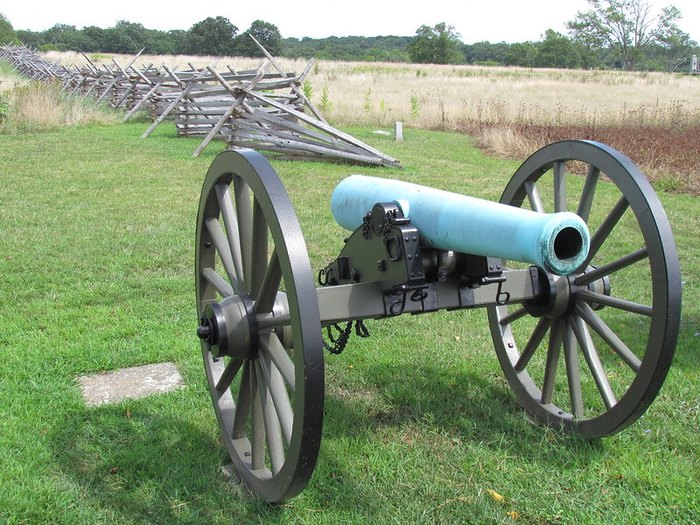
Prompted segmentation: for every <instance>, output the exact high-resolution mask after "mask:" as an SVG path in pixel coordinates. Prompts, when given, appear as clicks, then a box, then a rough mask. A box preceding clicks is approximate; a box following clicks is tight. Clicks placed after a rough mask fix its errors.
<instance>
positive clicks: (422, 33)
mask: <svg viewBox="0 0 700 525" xmlns="http://www.w3.org/2000/svg"><path fill="white" fill-rule="evenodd" d="M460 38H461V37H460V34H459V33H457V32H456V31H455V28H454V27H452V26H448V25H447V24H445V22H440V23H439V24H437V25H435V27H429V26H426V25H422V26H420V27H419V28H418V29H417V30H416V36H415V37H414V39H413V40H412V41H411V43H410V44H408V47H407V48H406V50H407V51H408V56H409V57H410V58H411V61H412V62H416V63H419V64H461V63H463V62H464V54H463V53H462V51H461V46H462V42H461V40H460Z"/></svg>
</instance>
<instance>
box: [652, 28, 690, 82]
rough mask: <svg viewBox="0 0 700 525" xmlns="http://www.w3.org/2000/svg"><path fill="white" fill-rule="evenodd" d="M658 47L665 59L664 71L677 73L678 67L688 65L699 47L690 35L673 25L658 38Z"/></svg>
mask: <svg viewBox="0 0 700 525" xmlns="http://www.w3.org/2000/svg"><path fill="white" fill-rule="evenodd" d="M657 44H658V47H659V48H660V50H661V55H662V56H663V58H664V69H665V70H666V71H675V70H676V69H677V68H678V67H680V66H682V65H684V64H686V65H687V64H688V61H689V60H690V58H689V57H691V56H692V55H693V53H694V49H695V48H696V47H697V45H698V44H697V42H695V41H694V40H692V39H691V38H690V35H689V34H688V33H685V32H683V31H681V29H680V28H679V27H678V26H676V25H675V24H672V26H671V27H668V28H667V29H666V31H664V32H663V33H662V34H661V35H660V36H659V37H658V38H657Z"/></svg>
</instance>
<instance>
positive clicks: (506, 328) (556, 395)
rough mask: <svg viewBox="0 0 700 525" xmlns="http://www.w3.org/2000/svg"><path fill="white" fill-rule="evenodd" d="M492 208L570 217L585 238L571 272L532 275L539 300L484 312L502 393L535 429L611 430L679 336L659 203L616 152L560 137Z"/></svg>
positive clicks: (624, 419) (633, 410)
mask: <svg viewBox="0 0 700 525" xmlns="http://www.w3.org/2000/svg"><path fill="white" fill-rule="evenodd" d="M501 202H502V203H505V204H510V205H512V206H524V207H529V208H530V209H532V210H535V211H538V212H553V211H574V212H576V213H578V215H580V216H581V217H582V218H583V219H584V220H585V221H586V222H587V224H588V227H589V229H590V231H591V249H590V252H589V256H588V258H587V260H586V262H585V263H584V264H583V265H582V266H581V267H580V268H579V269H578V270H577V271H576V272H574V273H573V274H572V275H570V276H568V277H556V276H551V275H546V274H543V272H542V277H543V278H542V279H541V281H542V283H543V286H544V287H545V289H547V290H548V291H549V297H548V298H547V299H546V300H544V301H539V304H525V305H510V306H494V307H490V308H489V324H490V327H491V335H492V337H493V340H494V343H495V347H496V353H497V355H498V358H499V361H500V364H501V367H502V368H503V371H504V372H505V375H506V378H507V380H508V382H509V384H510V386H511V388H512V389H513V391H514V392H515V394H516V395H517V398H518V400H519V402H520V404H521V405H522V406H523V407H524V409H525V410H526V412H528V413H529V414H530V415H531V416H533V417H534V418H535V419H536V420H538V421H540V422H544V423H549V424H551V425H553V426H556V427H562V428H563V429H565V430H567V431H573V432H578V433H579V434H581V435H583V436H585V437H587V438H595V437H599V436H605V435H610V434H613V433H615V432H618V431H620V430H622V429H623V428H625V427H626V426H628V425H629V424H631V423H633V422H634V421H635V420H637V418H639V417H640V416H641V415H642V414H643V413H644V412H645V411H646V409H647V408H648V407H649V405H650V404H651V402H652V401H653V400H654V398H655V397H656V395H657V393H658V391H659V389H660V388H661V385H662V383H663V381H664V379H665V377H666V374H667V372H668V369H669V367H670V365H671V360H672V358H673V353H674V349H675V345H676V340H677V336H678V328H679V321H680V302H681V300H680V297H681V284H680V270H679V264H678V258H677V255H676V246H675V243H674V240H673V236H672V233H671V227H670V225H669V222H668V219H667V217H666V214H665V212H664V210H663V208H662V206H661V203H660V202H659V199H658V197H657V196H656V194H655V193H654V191H653V189H652V188H651V185H650V184H649V182H648V181H647V179H646V178H645V177H644V176H643V175H642V174H641V172H640V171H639V170H638V169H637V168H636V167H635V166H634V165H633V164H632V162H631V161H630V160H629V159H628V158H627V157H625V156H624V155H622V154H621V153H619V152H618V151H615V150H614V149H612V148H610V147H608V146H605V145H603V144H599V143H596V142H589V141H563V142H557V143H554V144H550V145H549V146H545V147H544V148H542V149H540V150H539V151H537V152H536V153H534V154H533V155H532V156H531V157H530V158H528V159H527V160H526V161H525V162H524V163H523V164H522V166H521V167H520V168H519V169H518V170H517V171H516V172H515V174H514V176H513V178H512V179H511V180H510V182H509V183H508V185H507V186H506V188H505V190H504V192H503V195H502V196H501ZM508 264H509V265H511V263H508ZM561 354H563V359H560V355H561Z"/></svg>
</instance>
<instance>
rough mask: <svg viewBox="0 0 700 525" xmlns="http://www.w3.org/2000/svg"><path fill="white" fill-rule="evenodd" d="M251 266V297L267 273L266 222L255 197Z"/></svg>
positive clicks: (256, 292)
mask: <svg viewBox="0 0 700 525" xmlns="http://www.w3.org/2000/svg"><path fill="white" fill-rule="evenodd" d="M251 254H252V258H253V260H252V266H251V268H250V270H251V273H250V275H251V281H250V283H248V289H249V291H250V293H251V295H252V296H253V297H257V296H258V293H259V291H260V287H261V286H262V283H263V279H264V278H265V274H266V273H267V267H268V261H267V222H266V221H265V215H264V214H263V211H262V208H260V204H259V203H258V201H257V199H256V200H255V202H254V203H253V244H252V248H251Z"/></svg>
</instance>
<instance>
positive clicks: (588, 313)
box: [576, 303, 642, 372]
mask: <svg viewBox="0 0 700 525" xmlns="http://www.w3.org/2000/svg"><path fill="white" fill-rule="evenodd" d="M576 311H577V312H578V314H579V315H580V316H581V317H582V318H583V320H584V321H586V324H588V326H590V327H591V328H593V330H594V331H595V332H596V333H597V334H598V335H599V336H600V337H601V338H602V339H603V341H605V342H606V343H607V344H608V345H609V346H610V348H612V349H613V350H614V351H615V353H616V354H617V355H619V356H620V358H621V359H622V360H623V361H624V362H625V363H627V364H628V365H629V366H630V368H632V370H634V371H635V372H639V369H640V367H641V366H642V362H641V361H640V360H639V358H638V357H637V356H636V355H634V353H633V352H632V350H630V349H629V348H627V345H626V344H625V343H623V342H622V340H621V339H620V338H619V337H618V336H617V334H615V332H613V331H612V330H611V329H610V327H609V326H608V325H607V324H605V322H604V321H603V320H602V319H601V318H600V317H598V315H596V313H595V312H594V311H593V309H592V308H591V307H590V306H588V305H587V304H586V303H577V304H576Z"/></svg>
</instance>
